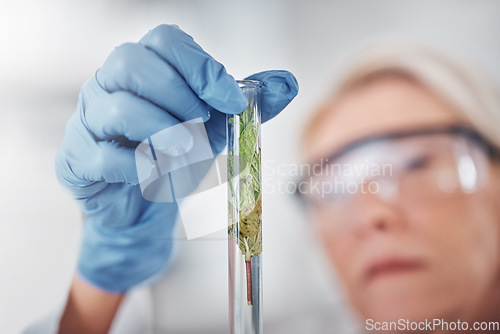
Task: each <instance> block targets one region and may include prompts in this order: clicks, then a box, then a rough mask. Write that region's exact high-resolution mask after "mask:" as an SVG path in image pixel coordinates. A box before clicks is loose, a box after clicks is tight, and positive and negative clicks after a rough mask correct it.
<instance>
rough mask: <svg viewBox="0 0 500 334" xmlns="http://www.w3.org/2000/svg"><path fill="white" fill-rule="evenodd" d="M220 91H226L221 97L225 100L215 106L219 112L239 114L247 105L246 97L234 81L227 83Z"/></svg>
mask: <svg viewBox="0 0 500 334" xmlns="http://www.w3.org/2000/svg"><path fill="white" fill-rule="evenodd" d="M221 91H225V92H226V93H225V96H224V97H223V98H222V99H221V100H224V101H225V102H224V103H222V104H221V106H220V107H219V108H216V109H217V110H219V111H220V112H222V113H225V114H240V113H242V112H243V110H245V109H246V108H247V107H248V103H249V101H248V98H247V96H246V95H245V93H244V92H243V90H242V89H240V88H239V86H238V84H237V83H236V82H234V83H230V84H228V85H227V86H226V89H224V90H221Z"/></svg>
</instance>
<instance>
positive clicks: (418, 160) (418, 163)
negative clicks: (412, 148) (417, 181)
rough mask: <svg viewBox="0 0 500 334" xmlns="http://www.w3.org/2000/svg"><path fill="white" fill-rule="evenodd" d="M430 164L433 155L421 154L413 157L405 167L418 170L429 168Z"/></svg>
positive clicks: (408, 169)
mask: <svg viewBox="0 0 500 334" xmlns="http://www.w3.org/2000/svg"><path fill="white" fill-rule="evenodd" d="M430 164H431V157H429V156H419V157H415V158H413V159H411V160H410V161H409V162H408V163H407V164H406V166H405V167H406V168H405V169H406V170H407V171H418V170H422V169H425V168H428V167H429V165H430Z"/></svg>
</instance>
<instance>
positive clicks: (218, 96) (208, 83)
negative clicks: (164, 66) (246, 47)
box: [139, 24, 248, 114]
mask: <svg viewBox="0 0 500 334" xmlns="http://www.w3.org/2000/svg"><path fill="white" fill-rule="evenodd" d="M139 44H142V45H144V46H145V47H146V48H148V49H150V50H152V51H153V52H155V53H156V54H158V55H159V56H160V57H161V58H162V59H163V60H165V61H166V62H168V63H169V64H170V65H171V66H173V67H174V68H175V69H176V70H177V71H178V72H179V73H180V75H181V76H182V77H183V78H184V80H186V82H187V84H188V85H189V87H190V88H191V89H192V90H193V91H194V92H195V94H196V95H198V97H199V98H200V99H202V100H203V101H205V102H206V103H208V104H209V105H210V106H212V107H213V108H214V109H216V110H219V111H221V112H223V113H226V114H238V113H240V112H241V111H243V110H244V109H245V108H246V107H247V105H248V99H247V98H246V96H245V94H244V93H243V91H242V90H241V89H240V88H239V86H238V84H237V83H236V81H235V80H234V78H233V77H232V76H231V75H229V74H228V73H227V72H226V69H225V68H224V66H223V65H222V64H221V63H219V62H217V61H216V60H215V59H214V58H212V57H211V56H210V55H209V54H208V53H206V52H205V51H204V50H203V49H202V48H201V47H200V46H199V45H198V44H197V43H196V42H195V41H194V40H193V38H192V37H191V36H189V35H188V34H186V33H185V32H184V31H182V30H181V29H179V27H177V26H175V25H166V24H164V25H160V26H158V27H156V28H154V29H153V30H151V31H149V32H148V33H147V34H146V35H145V36H144V37H143V38H142V39H141V40H140V41H139Z"/></svg>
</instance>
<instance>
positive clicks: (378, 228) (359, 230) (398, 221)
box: [351, 183, 406, 238]
mask: <svg viewBox="0 0 500 334" xmlns="http://www.w3.org/2000/svg"><path fill="white" fill-rule="evenodd" d="M397 197H398V193H397V186H396V185H394V183H387V184H383V183H381V184H380V188H379V191H377V192H367V193H362V194H357V196H356V200H355V202H356V205H355V206H354V209H353V210H352V212H351V213H352V219H353V221H352V223H353V231H354V233H355V234H356V235H357V236H358V237H360V238H365V237H366V236H368V235H371V234H377V233H397V232H399V231H401V230H402V229H403V228H404V226H405V225H406V223H405V217H404V214H403V212H402V210H401V207H400V206H399V205H398V202H397Z"/></svg>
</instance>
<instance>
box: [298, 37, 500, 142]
mask: <svg viewBox="0 0 500 334" xmlns="http://www.w3.org/2000/svg"><path fill="white" fill-rule="evenodd" d="M387 75H397V76H400V77H404V78H407V79H410V80H413V81H416V82H418V83H419V84H421V85H423V86H424V87H426V88H427V89H429V90H430V91H432V92H433V93H434V94H436V95H437V96H439V97H441V98H442V99H443V100H444V101H446V102H447V103H448V104H449V105H451V106H452V107H453V109H454V111H456V112H457V113H459V115H458V116H460V118H461V119H464V120H465V121H466V122H468V123H470V124H471V125H472V126H473V127H475V128H476V129H477V130H478V131H479V132H480V133H481V134H482V135H484V136H485V137H486V138H488V139H489V140H490V141H491V142H492V143H493V144H495V145H497V146H499V147H500V131H499V130H500V129H498V128H500V92H499V90H498V86H497V85H496V84H495V83H494V82H493V81H492V80H491V78H489V77H487V76H486V75H484V74H483V73H482V72H481V71H480V70H478V69H476V68H474V67H473V66H471V65H470V64H466V63H465V62H463V61H460V60H458V59H455V58H453V57H451V56H450V55H447V54H444V53H442V52H439V51H437V50H435V49H433V48H430V47H427V46H423V45H417V44H407V43H401V42H398V43H394V42H393V43H390V44H387V43H386V44H378V45H375V46H370V47H368V48H365V49H364V50H363V51H362V52H360V54H359V55H358V56H357V57H356V59H355V60H354V61H353V62H352V63H351V65H350V66H349V67H348V68H347V70H346V71H345V73H344V74H343V75H341V76H340V78H341V79H340V80H339V81H338V82H337V87H336V89H335V91H334V94H333V96H331V97H329V99H328V102H327V103H325V104H324V105H323V106H322V108H320V109H319V110H318V112H316V113H315V114H314V115H313V116H312V118H311V119H310V121H309V123H308V124H307V125H306V127H305V131H304V136H303V139H304V140H303V141H302V142H303V143H304V142H305V141H306V138H307V137H308V135H309V134H311V133H312V131H314V129H315V128H316V125H317V124H318V123H320V122H321V121H322V119H323V117H324V115H325V113H328V112H331V109H332V108H331V105H332V103H333V102H334V101H335V100H336V99H338V98H339V96H340V95H341V94H342V93H344V92H346V91H348V90H349V89H351V88H353V87H355V86H358V85H360V84H363V83H366V82H367V81H371V80H373V79H377V78H379V77H381V76H387Z"/></svg>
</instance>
